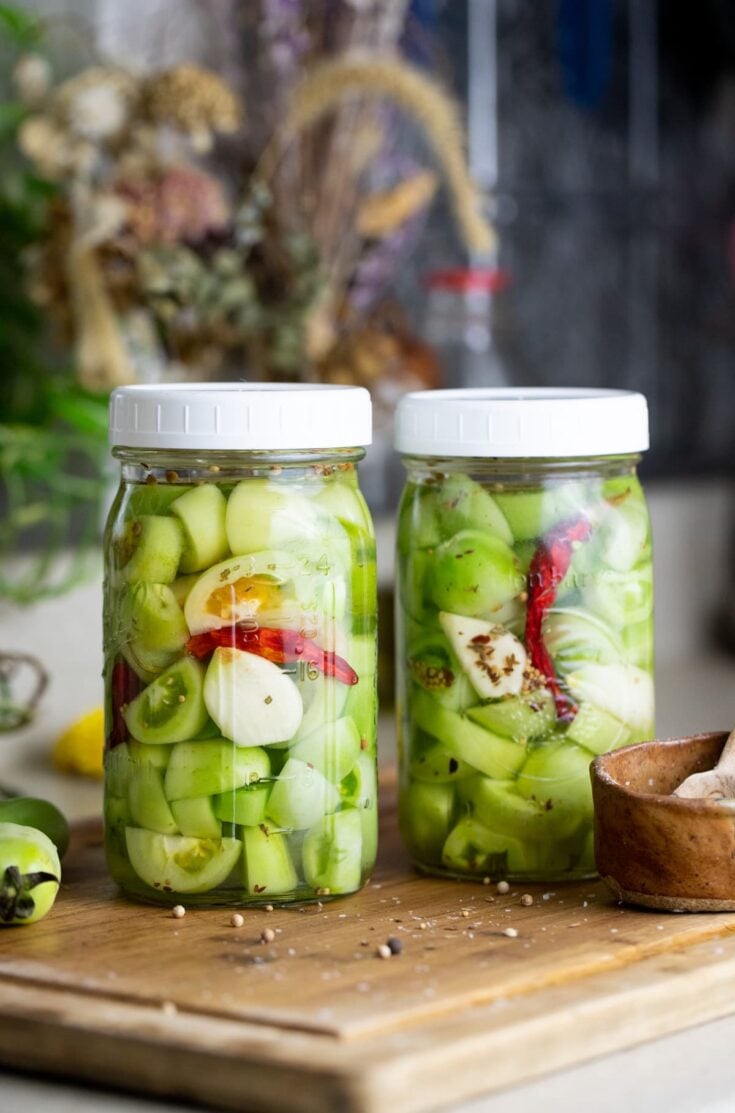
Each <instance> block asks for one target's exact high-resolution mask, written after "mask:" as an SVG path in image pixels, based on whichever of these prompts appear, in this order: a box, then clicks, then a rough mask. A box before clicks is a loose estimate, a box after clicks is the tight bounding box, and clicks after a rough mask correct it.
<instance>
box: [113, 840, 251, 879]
mask: <svg viewBox="0 0 735 1113" xmlns="http://www.w3.org/2000/svg"><path fill="white" fill-rule="evenodd" d="M125 842H126V845H127V849H128V857H129V858H130V864H131V865H132V867H133V869H134V870H135V872H136V873H137V875H138V877H139V878H140V879H141V881H144V882H145V883H146V885H150V887H151V888H152V889H158V891H159V892H163V893H207V892H209V890H210V889H216V888H217V886H218V885H222V884H223V882H225V881H226V880H227V878H228V877H229V875H230V873H231V872H232V870H233V868H234V867H235V865H236V864H237V860H238V858H239V857H240V854H241V851H242V843H241V842H240V840H239V839H193V838H188V837H187V836H185V835H159V834H157V833H156V832H155V831H145V830H143V828H141V827H128V828H126V831H125Z"/></svg>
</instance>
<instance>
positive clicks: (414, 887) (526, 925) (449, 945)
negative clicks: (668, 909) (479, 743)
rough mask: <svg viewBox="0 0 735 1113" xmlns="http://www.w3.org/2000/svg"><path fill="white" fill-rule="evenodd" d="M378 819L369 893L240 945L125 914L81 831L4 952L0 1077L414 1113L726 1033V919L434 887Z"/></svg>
mask: <svg viewBox="0 0 735 1113" xmlns="http://www.w3.org/2000/svg"><path fill="white" fill-rule="evenodd" d="M382 816H383V838H382V843H381V851H380V856H379V863H380V864H379V868H378V870H377V871H376V874H375V876H374V878H373V881H372V882H371V883H370V885H369V886H368V887H367V888H366V889H365V890H364V891H363V892H362V893H360V894H359V895H357V896H355V897H352V898H346V899H344V900H341V901H334V902H333V903H329V904H324V905H323V906H321V907H320V906H319V905H311V906H307V907H305V908H302V909H297V908H284V909H276V910H275V911H273V912H270V913H269V912H265V911H260V910H258V911H247V910H245V911H244V913H243V915H244V919H245V923H244V926H243V927H241V928H233V927H232V926H231V924H230V917H231V914H232V913H231V910H227V909H221V910H211V911H210V910H206V911H205V910H192V911H189V912H188V913H187V915H186V916H185V917H184V918H183V919H181V920H175V919H173V918H172V916H171V913H170V911H169V910H167V909H159V908H153V907H148V906H144V905H136V904H132V903H129V902H127V901H125V900H124V899H122V898H121V897H120V896H119V895H117V893H116V890H115V888H114V886H113V884H112V882H111V881H109V879H108V878H107V877H106V874H105V868H104V862H103V856H102V847H101V834H100V831H99V829H98V827H96V826H95V825H87V826H85V827H80V828H78V829H77V830H76V832H75V837H74V842H73V846H72V849H71V851H70V853H69V856H68V858H67V860H66V861H65V864H64V884H63V887H62V892H61V894H60V896H59V899H58V901H57V904H56V907H55V909H54V911H53V913H52V914H51V915H50V916H49V917H48V918H47V919H46V920H44V921H42V922H40V923H39V924H37V925H34V926H33V927H32V928H20V929H9V930H7V931H4V932H2V933H0V1060H2V1061H3V1062H5V1063H7V1064H10V1065H13V1066H17V1067H21V1068H23V1069H33V1070H45V1071H51V1072H56V1073H62V1074H65V1075H70V1076H74V1077H80V1078H86V1079H89V1080H94V1081H98V1082H103V1083H107V1084H110V1085H114V1086H124V1087H127V1088H133V1089H141V1090H145V1091H147V1092H150V1093H154V1094H159V1095H167V1096H179V1097H185V1098H189V1099H193V1100H198V1101H201V1102H203V1103H205V1104H207V1105H210V1106H213V1105H219V1106H221V1107H223V1108H228V1109H241V1110H247V1109H253V1110H274V1111H275V1110H277V1111H285V1110H289V1111H290V1110H294V1111H301V1110H304V1111H311V1110H331V1109H335V1110H337V1109H338V1110H345V1111H352V1110H355V1111H370V1113H372V1111H374V1110H375V1111H377V1110H384V1109H386V1108H388V1103H389V1102H390V1104H391V1108H392V1110H395V1111H403V1110H405V1111H409V1110H424V1109H431V1108H435V1107H438V1106H439V1105H441V1104H446V1103H448V1102H451V1101H458V1100H460V1099H462V1098H466V1097H469V1096H470V1095H474V1094H478V1093H482V1092H484V1091H489V1090H492V1089H494V1088H498V1087H500V1086H504V1085H508V1084H510V1083H513V1082H519V1081H522V1080H524V1079H527V1078H529V1077H532V1076H534V1075H537V1074H539V1073H542V1072H543V1071H547V1070H550V1069H554V1068H556V1067H560V1066H563V1065H568V1064H570V1063H574V1062H579V1061H582V1060H584V1059H586V1058H590V1057H592V1056H594V1055H598V1054H601V1053H603V1052H606V1051H610V1050H613V1049H617V1048H620V1047H625V1046H629V1045H630V1044H633V1043H637V1042H640V1041H641V1040H644V1039H650V1038H652V1037H655V1036H657V1035H660V1034H663V1033H665V1032H670V1031H675V1030H677V1029H680V1028H682V1027H685V1026H687V1025H690V1024H693V1023H697V1022H700V1021H703V1020H707V1019H712V1018H714V1017H717V1016H723V1015H725V1014H727V1013H729V1012H733V1011H735V1000H733V997H732V993H731V992H730V991H729V990H728V983H730V984H731V982H730V979H731V978H732V976H733V975H734V974H735V914H731V913H726V914H720V915H714V914H709V915H697V916H687V915H667V914H665V913H651V912H645V911H636V910H631V909H625V908H621V907H619V906H618V905H616V904H615V903H614V902H613V900H612V898H611V897H610V896H609V895H608V893H607V891H606V890H605V889H604V887H603V886H602V885H601V884H600V883H599V882H588V883H585V884H570V885H563V884H557V885H551V886H547V887H542V886H528V887H527V889H526V890H525V891H528V892H530V893H532V895H533V897H534V903H533V905H531V906H530V907H526V906H524V905H522V904H521V901H520V896H521V892H522V890H521V889H519V888H513V889H511V892H510V893H509V894H508V895H507V896H500V895H498V893H497V891H496V889H495V887H494V886H484V885H481V884H473V883H469V882H468V883H464V882H453V881H444V880H428V879H425V878H421V877H419V876H418V875H416V874H415V873H413V872H412V871H411V869H410V867H409V865H408V863H407V861H406V858H405V856H404V853H403V851H402V849H401V847H400V844H399V841H398V837H397V835H396V834H395V830H396V823H395V814H394V806H393V804H392V800H391V799H390V798H389V799H387V800H386V801H385V802H384V806H383V810H382ZM265 927H270V928H272V929H273V930H274V932H275V941H274V942H273V943H271V944H265V943H262V942H261V941H260V936H261V932H262V931H263V929H264V928H265ZM508 928H512V929H514V931H515V932H517V935H513V934H512V933H511V935H506V934H504V932H505V930H506V929H508ZM388 936H396V937H398V938H399V939H400V940H401V941H402V943H403V951H402V953H401V954H400V955H397V956H394V957H393V958H391V959H389V960H383V959H380V958H378V957H376V953H375V951H376V947H377V945H378V944H379V943H382V942H384V941H385V940H386V938H387V937H388Z"/></svg>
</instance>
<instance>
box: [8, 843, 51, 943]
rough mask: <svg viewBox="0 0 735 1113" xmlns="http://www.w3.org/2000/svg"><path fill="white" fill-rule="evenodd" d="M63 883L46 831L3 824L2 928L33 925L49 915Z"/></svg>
mask: <svg viewBox="0 0 735 1113" xmlns="http://www.w3.org/2000/svg"><path fill="white" fill-rule="evenodd" d="M60 880H61V863H60V862H59V855H58V853H57V850H56V847H55V846H54V844H53V843H52V842H51V839H50V838H49V837H48V836H47V835H44V833H43V831H37V830H36V829H35V828H33V827H23V826H21V825H20V824H19V823H0V924H3V925H8V924H33V923H35V922H36V920H40V919H42V918H43V917H44V916H45V915H46V913H47V912H49V911H50V909H51V907H52V906H53V903H54V901H55V900H56V894H57V892H58V891H59V882H60Z"/></svg>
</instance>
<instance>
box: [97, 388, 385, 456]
mask: <svg viewBox="0 0 735 1113" xmlns="http://www.w3.org/2000/svg"><path fill="white" fill-rule="evenodd" d="M371 441H372V406H371V402H370V395H369V394H368V392H367V390H365V389H364V387H354V386H329V385H318V384H306V383H303V384H302V383H283V384H281V383H191V384H189V383H168V384H161V385H158V384H157V385H154V386H124V387H120V388H119V389H118V390H115V391H114V392H113V394H112V396H111V398H110V443H111V444H112V445H116V446H119V447H128V448H169V449H204V450H214V449H222V450H228V449H235V450H237V449H239V450H241V451H245V452H247V451H261V450H264V451H265V450H270V449H273V450H275V449H281V450H287V449H292V450H295V451H299V450H301V449H312V448H316V449H319V448H353V447H358V446H363V445H368V444H370V443H371Z"/></svg>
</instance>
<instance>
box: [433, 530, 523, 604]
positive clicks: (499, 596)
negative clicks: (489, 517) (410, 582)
mask: <svg viewBox="0 0 735 1113" xmlns="http://www.w3.org/2000/svg"><path fill="white" fill-rule="evenodd" d="M522 587H523V577H522V576H521V573H520V569H519V566H518V560H517V559H516V556H515V554H514V552H513V550H512V549H511V548H510V547H509V546H508V545H506V544H505V542H504V541H501V540H500V538H499V537H496V536H494V535H493V534H491V533H482V532H480V530H472V529H464V530H461V531H460V532H459V533H457V534H455V536H454V537H452V538H451V540H449V541H446V542H445V543H444V544H443V545H440V546H439V548H438V549H437V550H436V554H435V558H434V562H433V567H432V570H431V597H432V599H433V601H434V603H435V604H436V606H437V607H438V608H439V610H441V611H449V612H450V613H452V614H462V615H469V616H476V615H483V616H486V617H488V618H492V617H493V615H494V614H495V612H497V611H498V610H499V609H500V608H501V607H502V606H503V605H504V604H505V603H508V602H509V601H510V600H511V599H512V598H513V597H514V596H515V595H517V594H518V592H519V591H520V590H521V589H522Z"/></svg>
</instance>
